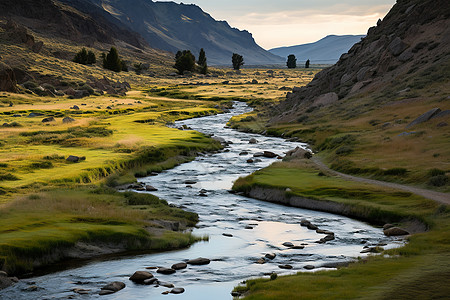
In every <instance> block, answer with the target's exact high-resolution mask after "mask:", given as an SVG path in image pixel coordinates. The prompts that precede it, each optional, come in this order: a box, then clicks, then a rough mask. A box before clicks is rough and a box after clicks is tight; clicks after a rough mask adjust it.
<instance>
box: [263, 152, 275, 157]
mask: <svg viewBox="0 0 450 300" xmlns="http://www.w3.org/2000/svg"><path fill="white" fill-rule="evenodd" d="M263 156H264V157H267V158H275V157H277V156H278V155H277V154H275V153H273V152H270V151H264V154H263Z"/></svg>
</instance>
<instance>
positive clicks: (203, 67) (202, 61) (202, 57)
mask: <svg viewBox="0 0 450 300" xmlns="http://www.w3.org/2000/svg"><path fill="white" fill-rule="evenodd" d="M197 64H198V66H199V72H200V74H206V73H208V64H207V63H206V53H205V50H203V48H202V49H200V54H199V55H198V61H197Z"/></svg>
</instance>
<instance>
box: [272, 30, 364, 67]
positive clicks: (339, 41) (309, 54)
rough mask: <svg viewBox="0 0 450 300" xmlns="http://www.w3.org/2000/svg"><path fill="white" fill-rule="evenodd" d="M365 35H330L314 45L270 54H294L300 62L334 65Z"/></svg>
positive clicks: (291, 47) (273, 50)
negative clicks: (309, 61)
mask: <svg viewBox="0 0 450 300" xmlns="http://www.w3.org/2000/svg"><path fill="white" fill-rule="evenodd" d="M364 37H365V35H328V36H326V37H324V38H323V39H320V40H319V41H317V42H314V43H308V44H303V45H297V46H290V47H279V48H274V49H270V50H269V52H271V53H273V54H275V55H278V56H281V57H287V56H288V55H290V54H294V55H295V56H296V57H297V60H298V61H306V60H308V59H309V60H311V62H312V63H329V64H334V63H336V62H337V61H338V60H339V57H341V55H342V54H344V53H347V51H348V50H350V48H351V47H352V46H353V45H354V44H356V43H358V42H360V41H361V39H362V38H364Z"/></svg>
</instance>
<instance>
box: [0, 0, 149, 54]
mask: <svg viewBox="0 0 450 300" xmlns="http://www.w3.org/2000/svg"><path fill="white" fill-rule="evenodd" d="M85 10H89V13H83V12H81V11H79V10H76V9H74V8H73V7H71V6H68V5H65V4H64V3H62V1H52V0H2V1H1V2H0V17H6V18H14V19H16V21H18V22H19V23H20V24H22V25H25V26H27V27H29V28H32V29H33V30H34V31H36V32H41V33H43V34H45V35H49V34H52V35H54V36H57V37H62V38H65V39H68V40H72V41H75V42H78V43H81V44H83V45H92V44H93V43H94V42H99V43H106V44H114V43H115V40H120V41H123V42H125V43H128V44H130V45H133V46H134V47H137V48H143V47H144V46H145V45H146V44H147V43H146V41H145V40H144V39H143V38H142V37H141V36H139V34H137V33H135V32H133V31H131V30H130V29H129V28H127V27H126V26H124V25H123V24H120V23H119V22H112V20H115V19H114V18H111V17H110V16H109V14H105V13H104V12H103V10H99V9H97V8H96V6H94V5H88V6H86V7H85Z"/></svg>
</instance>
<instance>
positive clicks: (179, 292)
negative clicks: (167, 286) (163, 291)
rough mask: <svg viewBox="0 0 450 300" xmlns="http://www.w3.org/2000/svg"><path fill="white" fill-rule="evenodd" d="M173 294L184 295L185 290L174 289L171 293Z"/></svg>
mask: <svg viewBox="0 0 450 300" xmlns="http://www.w3.org/2000/svg"><path fill="white" fill-rule="evenodd" d="M170 293H171V294H183V293H184V288H174V289H172V290H171V291H170Z"/></svg>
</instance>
